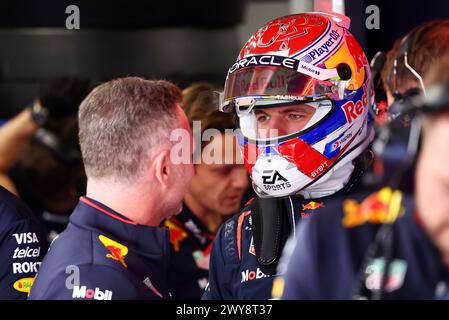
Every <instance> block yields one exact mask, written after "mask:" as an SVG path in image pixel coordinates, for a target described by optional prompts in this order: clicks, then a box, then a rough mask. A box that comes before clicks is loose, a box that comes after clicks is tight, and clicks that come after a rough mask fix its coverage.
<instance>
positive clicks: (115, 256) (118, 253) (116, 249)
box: [98, 235, 128, 268]
mask: <svg viewBox="0 0 449 320" xmlns="http://www.w3.org/2000/svg"><path fill="white" fill-rule="evenodd" d="M98 239H100V241H101V243H102V244H103V245H104V247H105V248H106V249H108V250H109V252H110V253H108V254H106V258H110V259H112V260H115V261H119V262H120V263H121V264H122V265H123V266H124V267H125V268H127V265H126V262H125V256H126V255H127V254H128V247H126V246H124V245H122V244H120V243H118V242H116V241H114V240H112V239H109V238H108V237H105V236H103V235H99V236H98Z"/></svg>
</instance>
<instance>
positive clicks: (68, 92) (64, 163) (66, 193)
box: [0, 78, 91, 241]
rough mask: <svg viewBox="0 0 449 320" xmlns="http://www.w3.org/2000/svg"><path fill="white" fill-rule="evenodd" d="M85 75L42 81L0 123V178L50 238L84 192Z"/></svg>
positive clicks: (65, 220) (63, 224)
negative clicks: (81, 109)
mask: <svg viewBox="0 0 449 320" xmlns="http://www.w3.org/2000/svg"><path fill="white" fill-rule="evenodd" d="M90 87H91V84H90V81H88V80H84V79H78V78H62V79H58V80H56V81H53V82H51V83H50V84H49V85H46V86H42V88H41V89H40V93H39V96H38V97H37V98H36V99H35V101H34V102H33V105H32V106H31V107H29V108H26V109H24V110H23V111H22V112H21V113H20V114H19V115H17V116H16V117H14V118H13V119H11V120H10V121H8V122H7V123H6V124H5V125H3V126H2V127H1V128H0V155H1V156H0V159H1V160H0V171H1V173H2V177H3V180H4V181H7V182H6V183H7V184H5V185H6V186H7V187H9V189H10V190H12V191H13V192H15V193H16V194H18V195H19V196H20V197H21V198H22V199H23V200H24V201H25V202H26V203H27V204H28V205H29V206H30V207H31V209H32V210H33V212H35V213H36V214H37V215H38V216H39V217H40V218H41V219H42V220H43V221H44V223H45V225H46V227H47V229H48V240H49V241H51V240H52V239H53V238H54V237H55V236H56V235H57V234H58V233H60V232H61V231H62V230H64V229H65V227H66V225H67V223H68V215H69V214H70V212H72V211H73V209H74V207H75V206H76V203H77V201H78V198H79V196H80V195H82V194H84V192H85V183H86V182H85V180H86V178H85V174H84V169H83V166H82V161H81V153H80V150H79V144H78V138H77V135H78V122H77V111H78V106H79V104H80V103H81V101H82V100H83V99H84V97H85V96H86V95H87V93H88V92H89V89H90Z"/></svg>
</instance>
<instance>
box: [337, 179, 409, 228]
mask: <svg viewBox="0 0 449 320" xmlns="http://www.w3.org/2000/svg"><path fill="white" fill-rule="evenodd" d="M401 200H402V193H401V192H400V191H399V190H395V191H393V190H392V189H391V188H389V187H385V188H382V189H381V190H380V191H378V192H376V193H374V194H372V195H370V196H369V197H368V198H366V199H365V200H363V201H362V203H360V204H359V203H357V201H355V200H353V199H349V200H346V201H345V202H344V203H343V211H344V215H345V216H344V218H343V221H342V224H343V225H344V226H345V227H347V228H353V227H357V226H360V225H362V224H364V223H367V222H370V223H375V224H379V223H393V222H394V221H395V220H396V219H397V218H398V217H399V216H401V215H403V214H404V208H403V207H402V206H401Z"/></svg>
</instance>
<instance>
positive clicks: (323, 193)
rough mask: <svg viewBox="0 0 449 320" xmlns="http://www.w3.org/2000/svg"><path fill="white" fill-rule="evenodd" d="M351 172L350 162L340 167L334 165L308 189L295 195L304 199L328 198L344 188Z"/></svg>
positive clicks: (351, 164)
mask: <svg viewBox="0 0 449 320" xmlns="http://www.w3.org/2000/svg"><path fill="white" fill-rule="evenodd" d="M353 171H354V164H353V163H352V161H350V162H347V163H344V164H343V165H341V166H340V167H339V166H338V165H336V166H335V167H334V168H332V169H331V170H329V171H328V172H327V173H326V174H325V175H324V176H323V177H321V179H319V180H318V181H317V182H315V183H314V184H312V185H311V186H309V187H308V188H306V189H304V190H301V191H299V192H298V193H297V194H298V195H300V196H301V197H303V198H304V199H315V198H322V197H327V196H330V195H332V194H334V193H336V192H338V191H340V190H341V189H343V188H344V187H345V186H346V184H347V183H348V181H349V179H350V178H351V174H352V172H353Z"/></svg>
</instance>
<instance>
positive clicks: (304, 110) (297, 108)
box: [281, 106, 315, 114]
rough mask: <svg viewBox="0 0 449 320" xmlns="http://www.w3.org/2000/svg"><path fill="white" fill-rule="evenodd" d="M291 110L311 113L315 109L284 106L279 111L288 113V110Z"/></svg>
mask: <svg viewBox="0 0 449 320" xmlns="http://www.w3.org/2000/svg"><path fill="white" fill-rule="evenodd" d="M292 111H293V112H303V113H306V114H311V113H312V112H313V111H315V110H313V109H312V108H311V109H309V108H301V106H293V107H288V108H285V109H283V110H282V111H281V112H282V113H288V112H292Z"/></svg>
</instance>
